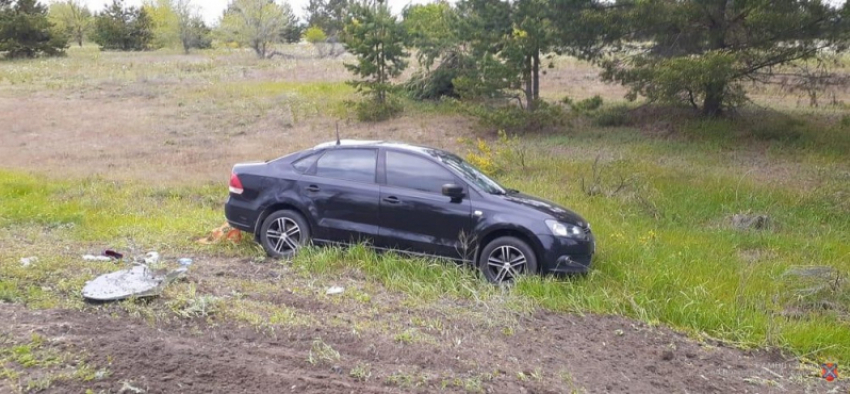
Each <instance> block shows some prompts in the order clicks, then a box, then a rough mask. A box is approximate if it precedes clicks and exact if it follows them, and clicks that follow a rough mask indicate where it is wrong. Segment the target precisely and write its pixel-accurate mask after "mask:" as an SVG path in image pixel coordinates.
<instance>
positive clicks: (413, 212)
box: [376, 149, 472, 259]
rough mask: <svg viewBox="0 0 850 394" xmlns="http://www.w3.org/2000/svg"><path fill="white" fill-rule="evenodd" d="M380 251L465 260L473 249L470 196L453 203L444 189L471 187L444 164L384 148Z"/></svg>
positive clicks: (378, 242)
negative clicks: (443, 187) (455, 186)
mask: <svg viewBox="0 0 850 394" xmlns="http://www.w3.org/2000/svg"><path fill="white" fill-rule="evenodd" d="M382 156H383V157H382V158H381V160H380V164H379V166H382V168H383V171H382V173H381V176H380V178H381V183H382V185H381V187H380V197H381V199H380V211H379V218H380V223H381V227H380V233H379V237H378V239H377V240H376V244H377V246H380V247H384V248H391V249H397V250H405V251H410V252H417V253H425V254H430V255H437V256H442V257H448V258H452V259H462V258H464V255H467V254H469V255H470V256H469V258H471V253H472V250H469V248H467V247H465V245H469V244H470V241H471V240H470V239H469V237H470V232H471V230H472V216H471V214H472V212H471V204H470V200H469V197H465V198H463V199H461V200H457V201H453V200H452V199H451V198H450V197H448V196H444V195H443V194H442V186H443V185H444V184H447V183H455V184H458V185H462V186H464V188H465V189H466V184H465V183H464V182H463V181H462V180H460V179H458V178H457V177H456V176H455V175H454V174H452V173H451V172H450V171H449V170H447V169H446V168H443V167H442V166H441V165H440V164H438V163H436V162H434V161H432V160H430V159H428V158H426V157H424V156H420V155H415V154H412V153H407V152H401V151H395V150H392V149H384V150H383V151H382ZM467 192H468V189H467Z"/></svg>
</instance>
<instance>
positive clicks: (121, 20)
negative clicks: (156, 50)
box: [93, 0, 154, 51]
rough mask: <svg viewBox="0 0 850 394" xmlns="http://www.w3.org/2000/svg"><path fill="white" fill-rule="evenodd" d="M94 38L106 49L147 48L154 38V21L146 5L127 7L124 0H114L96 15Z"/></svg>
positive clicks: (132, 49)
mask: <svg viewBox="0 0 850 394" xmlns="http://www.w3.org/2000/svg"><path fill="white" fill-rule="evenodd" d="M93 38H94V41H95V42H96V43H97V44H98V45H100V48H101V49H105V50H119V51H143V50H147V49H150V45H151V41H152V40H153V38H154V35H153V21H152V20H151V18H150V16H149V15H148V13H147V11H145V9H144V7H142V8H136V7H127V8H125V7H124V2H123V1H122V0H113V2H112V4H111V5H109V6H108V7H107V8H106V9H105V10H103V11H102V12H100V13H99V14H98V15H97V16H96V17H95V29H94V34H93Z"/></svg>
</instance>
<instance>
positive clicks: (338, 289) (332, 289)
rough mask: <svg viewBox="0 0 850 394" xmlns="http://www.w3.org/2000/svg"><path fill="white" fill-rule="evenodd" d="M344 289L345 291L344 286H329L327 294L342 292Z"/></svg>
mask: <svg viewBox="0 0 850 394" xmlns="http://www.w3.org/2000/svg"><path fill="white" fill-rule="evenodd" d="M343 291H345V288H344V287H340V286H331V287H329V288H328V291H326V292H325V294H327V295H335V294H342V292H343Z"/></svg>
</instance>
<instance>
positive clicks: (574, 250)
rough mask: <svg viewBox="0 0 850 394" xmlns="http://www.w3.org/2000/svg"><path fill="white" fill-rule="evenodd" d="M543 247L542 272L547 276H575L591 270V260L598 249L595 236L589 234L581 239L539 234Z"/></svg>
mask: <svg viewBox="0 0 850 394" xmlns="http://www.w3.org/2000/svg"><path fill="white" fill-rule="evenodd" d="M537 237H538V238H539V239H540V242H541V244H542V246H543V253H542V257H543V259H542V260H543V261H540V262H539V263H540V272H542V273H545V274H575V273H584V272H587V271H588V270H590V265H591V260H592V259H593V254H594V252H595V249H596V240H595V239H594V238H593V234H591V233H587V234H585V235H584V236H583V237H581V238H570V237H557V236H555V235H551V234H538V235H537Z"/></svg>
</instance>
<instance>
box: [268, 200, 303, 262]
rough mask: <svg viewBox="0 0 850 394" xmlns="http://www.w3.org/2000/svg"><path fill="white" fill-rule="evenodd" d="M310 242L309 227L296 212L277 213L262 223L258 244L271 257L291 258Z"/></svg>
mask: <svg viewBox="0 0 850 394" xmlns="http://www.w3.org/2000/svg"><path fill="white" fill-rule="evenodd" d="M308 242H310V227H309V226H308V225H307V221H306V220H304V217H303V216H301V215H300V214H299V213H298V212H294V211H277V212H275V213H272V214H271V215H269V216H268V217H267V218H266V220H264V221H263V226H262V227H261V228H260V243H261V244H262V245H263V249H265V250H266V253H267V254H268V255H269V256H271V257H276V258H281V257H284V258H286V257H291V256H292V255H293V254H295V252H296V251H297V250H298V249H299V248H301V247H302V246H304V245H306V244H307V243H308Z"/></svg>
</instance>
